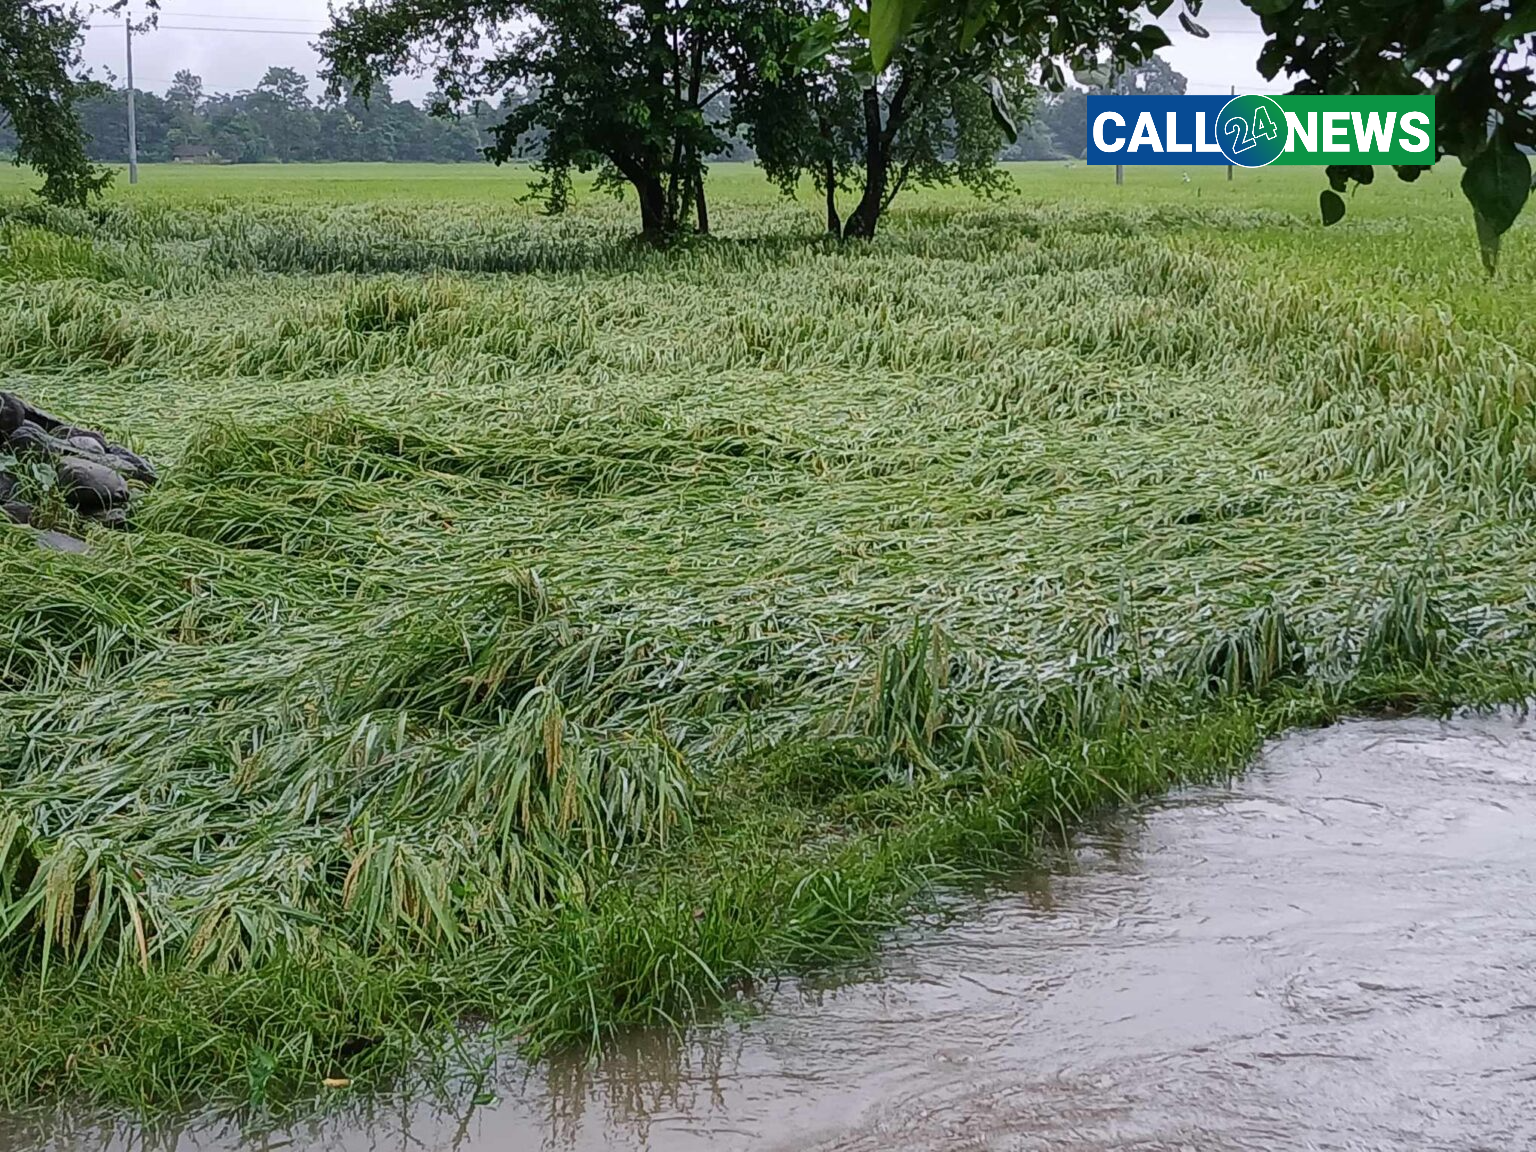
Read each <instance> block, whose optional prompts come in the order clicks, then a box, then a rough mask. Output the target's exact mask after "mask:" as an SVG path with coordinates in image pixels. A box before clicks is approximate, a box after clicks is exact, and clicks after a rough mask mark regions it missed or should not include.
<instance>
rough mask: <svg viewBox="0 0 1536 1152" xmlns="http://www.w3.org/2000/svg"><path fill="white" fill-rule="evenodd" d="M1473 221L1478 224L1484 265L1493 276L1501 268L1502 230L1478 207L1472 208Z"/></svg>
mask: <svg viewBox="0 0 1536 1152" xmlns="http://www.w3.org/2000/svg"><path fill="white" fill-rule="evenodd" d="M1472 222H1473V223H1474V224H1476V225H1477V247H1478V251H1479V252H1481V253H1482V257H1483V267H1484V268H1486V269H1487V270H1488V275H1490V276H1492V275H1493V274H1494V273H1495V272H1497V271H1498V270H1499V239H1500V235H1501V233H1500V231H1499V230H1498V229H1497V228H1495V227H1494V226H1493V224H1492V223H1491V222H1490V221H1489V220H1488V217H1486V216H1484V215H1483V214H1482V213H1481V212H1479V211H1478V210H1477V209H1476V208H1474V209H1472Z"/></svg>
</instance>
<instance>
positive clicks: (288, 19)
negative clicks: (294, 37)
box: [161, 8, 324, 24]
mask: <svg viewBox="0 0 1536 1152" xmlns="http://www.w3.org/2000/svg"><path fill="white" fill-rule="evenodd" d="M161 11H162V12H168V13H170V15H172V16H187V17H190V18H191V19H193V20H240V21H242V22H243V21H252V22H255V23H258V24H324V21H321V20H306V19H304V18H303V17H302V16H236V15H235V14H234V13H233V12H188V11H186V10H184V9H181V8H162V9H161Z"/></svg>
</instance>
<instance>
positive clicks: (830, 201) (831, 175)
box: [822, 156, 843, 238]
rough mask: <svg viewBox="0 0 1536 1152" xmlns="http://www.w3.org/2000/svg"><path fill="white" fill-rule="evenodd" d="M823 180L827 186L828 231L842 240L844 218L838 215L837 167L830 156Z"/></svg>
mask: <svg viewBox="0 0 1536 1152" xmlns="http://www.w3.org/2000/svg"><path fill="white" fill-rule="evenodd" d="M822 179H823V180H824V181H826V185H827V231H828V232H829V233H830V234H831V235H833V236H837V237H839V238H840V237H841V236H842V234H843V218H842V217H841V216H839V215H838V214H837V166H836V165H835V164H834V163H833V162H832V157H830V156H828V157H827V162H826V165H825V167H824V168H823V170H822Z"/></svg>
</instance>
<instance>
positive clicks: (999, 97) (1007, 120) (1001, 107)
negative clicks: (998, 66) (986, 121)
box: [981, 76, 1019, 144]
mask: <svg viewBox="0 0 1536 1152" xmlns="http://www.w3.org/2000/svg"><path fill="white" fill-rule="evenodd" d="M981 85H982V87H983V88H985V89H986V90H987V99H988V100H990V101H991V102H992V119H994V120H996V121H997V126H998V127H999V128H1001V129H1002V130H1003V135H1004V136H1006V137H1008V143H1010V144H1017V143H1018V142H1019V126H1018V124H1016V123H1015V122H1014V118H1013V108H1012V107H1011V106H1010V104H1009V102H1008V90H1007V89H1006V88H1004V87H1003V82H1002V81H1001V80H999V79H998V78H997V77H996V76H987V77H984V78H983V79H982V82H981Z"/></svg>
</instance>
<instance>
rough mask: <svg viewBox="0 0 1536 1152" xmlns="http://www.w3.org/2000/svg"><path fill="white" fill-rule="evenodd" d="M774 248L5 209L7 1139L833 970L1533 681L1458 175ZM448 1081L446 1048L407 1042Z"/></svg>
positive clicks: (1510, 399)
mask: <svg viewBox="0 0 1536 1152" xmlns="http://www.w3.org/2000/svg"><path fill="white" fill-rule="evenodd" d="M1016 175H1017V184H1018V188H1019V191H1018V194H1017V195H1016V196H1013V197H1009V198H1007V199H1005V200H1002V201H999V202H979V201H976V200H974V199H972V198H971V197H970V196H969V195H967V194H964V193H961V192H955V191H942V192H930V193H923V194H918V195H912V196H910V197H904V198H903V199H902V201H900V202H899V205H898V208H897V210H896V211H895V212H893V214H892V215H891V217H890V219H889V222H888V225H887V226H886V227H885V230H884V232H883V234H882V235H881V237H880V238H879V239H878V240H876V241H875V242H874V243H873V244H870V245H851V246H846V247H844V246H840V245H838V244H835V243H831V242H828V241H826V240H825V239H823V238H822V237H820V236H819V235H818V219H817V211H816V201H815V199H814V198H812V197H807V198H805V199H804V200H803V201H802V202H800V203H798V204H787V203H785V202H784V201H782V200H781V199H780V198H779V197H778V196H777V195H776V194H775V193H773V192H772V191H771V190H770V189H769V188H768V186H767V185H766V183H765V182H763V181H762V179H761V177H760V176H759V175H758V174H757V173H756V172H755V171H754V170H752V169H749V168H742V167H729V166H721V167H719V168H717V169H716V170H715V171H714V173H713V174H712V177H711V185H710V187H711V193H712V197H713V203H712V209H713V211H712V215H713V217H714V221H715V226H716V230H717V233H718V236H717V238H714V239H711V240H707V241H700V242H696V243H692V244H690V245H688V246H686V247H684V248H682V249H680V250H677V251H673V252H666V253H658V252H654V251H650V250H647V249H641V248H638V247H635V246H634V245H633V244H631V243H630V242H629V240H628V237H629V236H630V234H631V233H632V232H633V230H634V228H635V220H634V218H633V217H634V215H635V214H634V208H633V204H632V203H619V202H615V201H613V200H611V199H609V198H606V197H594V196H592V195H591V194H584V195H582V196H580V197H579V198H578V201H577V205H576V208H575V210H574V211H573V212H572V213H570V214H568V215H567V216H565V217H562V218H558V219H550V218H546V217H543V216H540V215H538V214H537V212H536V210H535V209H534V208H533V207H532V206H531V205H529V204H527V203H524V202H521V201H519V199H518V198H517V193H518V191H519V190H520V189H523V188H525V187H526V175H525V174H522V173H516V172H505V171H503V172H498V171H496V170H494V169H488V168H479V167H448V168H436V167H413V166H401V167H385V166H372V165H337V166H315V167H299V166H294V167H264V168H257V167H251V168H246V167H229V168H193V167H187V168H178V167H174V166H167V167H146V168H145V169H144V170H143V179H142V182H141V184H140V186H139V187H137V188H132V189H130V188H127V187H125V186H119V187H117V188H115V189H114V190H113V191H112V193H111V194H110V196H109V197H108V199H107V201H106V202H105V204H104V205H103V206H101V207H100V208H95V209H92V210H89V211H87V212H75V211H60V210H47V209H44V208H42V207H41V206H40V205H39V204H37V203H36V201H35V199H33V198H31V197H29V196H27V195H26V194H25V193H24V191H23V186H22V183H21V181H20V178H19V176H18V175H17V174H15V173H14V172H12V171H11V170H9V169H5V170H0V388H5V389H7V390H11V391H16V392H19V393H21V394H23V395H25V396H26V397H27V398H28V399H29V400H31V401H32V402H33V403H35V404H37V405H39V406H41V407H44V408H47V409H50V410H55V411H57V412H59V413H61V414H65V415H67V416H68V417H69V418H70V419H71V420H73V421H76V422H78V423H83V424H89V425H93V426H97V427H100V428H102V429H104V430H106V431H107V432H109V433H110V434H111V435H113V436H115V437H117V438H120V439H123V440H126V441H127V442H129V443H130V444H131V445H132V446H134V447H136V448H138V449H140V450H141V451H143V452H144V453H145V454H147V455H149V456H150V457H151V458H152V459H154V460H155V461H156V462H157V463H159V464H160V465H161V467H162V471H163V474H164V480H163V483H162V484H161V486H160V487H159V488H157V489H156V490H154V491H153V492H151V493H148V494H146V495H144V496H143V497H142V498H141V499H140V501H139V504H138V510H137V513H136V525H137V530H136V531H135V532H133V533H131V534H124V535H112V534H108V533H100V534H96V535H93V537H92V541H91V542H92V551H91V553H90V554H89V555H88V556H84V557H78V556H65V555H56V554H50V553H45V552H42V551H40V550H39V549H38V548H37V547H36V545H35V544H34V543H33V541H32V540H31V538H30V537H29V536H28V535H27V534H26V533H25V532H24V531H22V530H0V589H3V592H0V1036H5V1037H6V1043H5V1044H3V1045H0V1106H4V1107H15V1106H19V1105H21V1104H23V1103H26V1102H29V1101H38V1100H45V1099H55V1098H60V1097H71V1098H77V1099H81V1098H83V1099H85V1100H87V1101H91V1102H98V1103H105V1104H110V1105H128V1106H134V1107H144V1108H148V1109H166V1108H177V1107H183V1106H187V1105H191V1104H195V1103H199V1102H207V1101H213V1102H218V1103H230V1102H235V1103H252V1102H254V1103H257V1104H268V1105H276V1104H281V1103H285V1102H288V1101H292V1100H295V1099H303V1098H305V1097H306V1096H307V1095H309V1094H311V1093H313V1092H314V1091H315V1090H316V1087H317V1085H318V1084H319V1082H320V1080H321V1078H322V1077H327V1076H331V1077H335V1076H343V1077H347V1078H350V1079H351V1080H353V1082H354V1084H355V1086H356V1087H357V1088H359V1089H361V1088H366V1087H368V1086H371V1085H378V1084H382V1083H384V1082H386V1081H387V1080H388V1078H389V1077H390V1076H391V1075H393V1074H395V1073H396V1072H398V1071H399V1070H400V1069H401V1068H402V1067H403V1066H404V1065H405V1064H406V1062H407V1061H409V1060H411V1059H414V1058H423V1057H430V1056H432V1054H433V1053H434V1052H436V1053H437V1054H438V1055H439V1056H443V1055H444V1054H443V1052H442V1049H441V1045H442V1044H444V1043H445V1042H447V1041H448V1040H449V1039H450V1038H451V1037H453V1036H454V1035H455V1034H456V1033H457V1032H459V1031H462V1029H463V1028H464V1027H465V1026H466V1025H473V1026H475V1027H481V1026H484V1027H488V1028H491V1029H494V1030H495V1032H496V1033H497V1034H498V1035H500V1036H501V1037H503V1038H505V1039H506V1040H507V1041H508V1042H514V1041H515V1042H519V1043H522V1044H523V1045H525V1047H526V1048H527V1050H528V1051H529V1052H530V1053H531V1054H537V1052H539V1051H540V1050H541V1049H544V1048H546V1047H547V1046H548V1045H551V1044H564V1043H587V1042H589V1041H594V1040H599V1039H601V1037H602V1036H603V1035H605V1034H607V1033H609V1032H610V1031H611V1030H613V1029H615V1028H621V1027H625V1026H629V1025H634V1024H648V1023H657V1022H662V1021H684V1020H686V1019H688V1018H689V1017H690V1016H691V1015H693V1014H695V1013H697V1012H700V1011H708V1010H710V1009H711V1008H712V1007H714V1006H717V1005H719V1004H720V1003H721V1002H722V1001H729V1000H731V999H733V998H734V997H736V996H737V995H738V994H740V993H742V991H743V990H749V989H750V988H751V986H752V981H753V980H754V979H756V978H761V977H763V976H766V975H771V974H775V973H783V972H793V971H805V970H809V969H817V968H826V967H829V966H830V967H834V968H835V967H836V966H838V965H841V964H845V963H847V962H849V961H852V960H856V959H858V958H860V957H864V956H866V955H868V953H869V950H870V949H871V948H872V947H873V946H874V945H875V944H877V943H878V942H879V940H880V939H881V938H882V937H883V935H884V934H885V933H887V932H888V931H890V930H891V929H892V928H893V927H894V926H895V925H897V924H899V923H901V922H902V921H903V920H904V919H907V918H910V917H912V916H914V915H917V914H920V913H922V912H924V911H927V910H932V909H934V908H936V907H939V906H942V905H944V904H945V903H946V902H948V901H949V900H950V899H951V894H953V893H955V892H957V891H965V890H970V889H969V886H970V885H972V884H973V883H974V882H976V881H977V880H979V879H982V880H984V879H985V878H986V877H987V876H990V875H996V874H997V873H999V872H1001V871H1006V870H1007V869H1009V868H1012V867H1015V866H1016V865H1017V864H1018V862H1019V861H1020V860H1021V859H1022V858H1023V857H1024V856H1025V855H1026V854H1027V853H1028V852H1029V851H1030V850H1031V847H1032V846H1033V845H1035V844H1037V843H1038V842H1039V838H1040V837H1041V836H1049V835H1055V834H1057V833H1058V832H1059V831H1061V830H1062V829H1065V828H1068V827H1070V826H1071V825H1072V823H1073V822H1074V821H1076V820H1078V819H1079V818H1081V817H1082V816H1083V815H1084V814H1085V813H1087V812H1090V811H1092V810H1094V809H1096V808H1099V807H1102V806H1104V805H1106V804H1111V803H1116V802H1120V801H1124V800H1126V799H1129V798H1132V797H1135V796H1139V795H1144V794H1148V793H1151V792H1155V791H1158V790H1162V789H1165V788H1167V787H1169V786H1171V785H1173V784H1176V783H1178V782H1180V781H1185V780H1191V779H1199V778H1204V777H1208V776H1211V775H1218V774H1221V773H1225V772H1229V771H1232V770H1234V769H1236V768H1237V767H1239V766H1240V765H1241V764H1242V763H1244V761H1245V760H1246V758H1247V757H1248V756H1249V755H1251V753H1252V751H1253V750H1254V749H1255V747H1256V746H1257V745H1258V743H1259V742H1260V741H1261V740H1262V739H1263V738H1264V737H1265V736H1266V735H1268V734H1272V733H1274V732H1277V731H1279V730H1281V729H1283V728H1285V727H1287V726H1290V725H1295V724H1310V723H1319V722H1325V721H1327V720H1328V719H1330V718H1332V717H1335V716H1338V715H1341V714H1345V713H1349V712H1356V711H1367V710H1379V709H1387V708H1394V709H1395V708H1409V709H1418V708H1424V709H1441V708H1446V707H1449V706H1452V705H1455V704H1474V705H1476V704H1488V703H1493V702H1498V701H1509V700H1518V699H1523V698H1525V697H1527V696H1529V695H1530V694H1531V692H1532V688H1533V685H1536V592H1533V588H1532V582H1531V574H1532V573H1533V572H1536V520H1533V513H1536V368H1533V357H1536V325H1532V324H1531V323H1530V322H1529V317H1530V316H1531V315H1532V314H1533V312H1536V290H1533V273H1536V245H1533V244H1532V239H1531V237H1532V232H1531V229H1530V228H1529V226H1522V227H1520V228H1517V229H1516V231H1515V232H1514V233H1512V234H1511V235H1510V236H1509V237H1508V238H1507V241H1506V252H1505V259H1504V266H1503V268H1502V270H1501V273H1500V276H1499V278H1498V279H1497V280H1494V281H1489V280H1488V279H1486V278H1485V277H1484V276H1483V274H1482V272H1481V269H1480V265H1479V262H1478V259H1477V254H1476V250H1475V246H1474V242H1473V237H1472V228H1471V224H1470V219H1469V218H1470V212H1469V210H1468V209H1467V208H1466V207H1465V205H1464V203H1463V202H1462V201H1461V199H1460V196H1459V193H1458V192H1457V189H1456V176H1457V174H1456V173H1455V172H1454V171H1449V170H1446V171H1436V172H1433V173H1431V174H1429V175H1428V176H1426V177H1425V178H1424V179H1423V180H1421V181H1420V182H1419V183H1417V184H1415V185H1412V186H1408V185H1401V184H1398V183H1397V182H1396V181H1391V180H1387V181H1383V182H1382V183H1380V184H1378V185H1377V186H1374V187H1372V188H1368V189H1364V190H1362V191H1361V192H1360V193H1359V194H1358V195H1356V196H1355V197H1354V198H1353V200H1352V202H1351V205H1350V210H1349V216H1348V218H1347V219H1346V221H1345V222H1344V223H1343V224H1341V225H1339V226H1338V227H1336V228H1333V229H1329V230H1327V231H1324V230H1323V229H1322V228H1321V227H1320V226H1318V225H1317V224H1316V223H1315V219H1314V213H1315V205H1316V197H1317V192H1318V190H1319V188H1320V187H1321V186H1322V180H1321V176H1320V174H1319V173H1313V172H1310V171H1308V170H1305V169H1300V170H1298V169H1287V170H1277V171H1273V172H1268V171H1265V172H1239V173H1238V174H1237V178H1236V179H1235V180H1234V181H1232V182H1230V183H1229V182H1228V181H1227V180H1226V177H1225V172H1224V170H1222V169H1220V168H1209V169H1191V171H1190V181H1189V182H1188V183H1186V182H1184V180H1183V178H1182V174H1181V173H1180V172H1179V171H1178V170H1177V169H1173V170H1158V169H1137V168H1132V169H1129V170H1128V173H1127V183H1126V186H1125V187H1123V188H1116V187H1115V186H1114V184H1113V175H1112V172H1110V171H1109V170H1105V169H1090V168H1086V167H1084V166H1082V165H1077V166H1074V167H1070V168H1068V167H1065V166H1062V165H1023V166H1018V168H1017V169H1016ZM444 1058H445V1059H446V1058H448V1057H447V1056H444Z"/></svg>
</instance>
